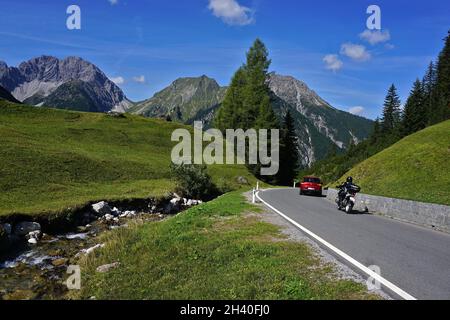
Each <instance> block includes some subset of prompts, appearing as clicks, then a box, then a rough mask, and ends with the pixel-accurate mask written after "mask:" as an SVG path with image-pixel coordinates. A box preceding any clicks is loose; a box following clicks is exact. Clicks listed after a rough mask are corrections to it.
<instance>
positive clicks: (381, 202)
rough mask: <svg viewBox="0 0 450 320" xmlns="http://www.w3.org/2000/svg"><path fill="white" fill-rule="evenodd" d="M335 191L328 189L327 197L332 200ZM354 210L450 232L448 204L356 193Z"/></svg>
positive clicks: (449, 209) (334, 196)
mask: <svg viewBox="0 0 450 320" xmlns="http://www.w3.org/2000/svg"><path fill="white" fill-rule="evenodd" d="M337 193H338V191H337V190H335V189H329V190H328V191H327V192H326V194H327V199H328V200H331V201H333V202H334V200H335V199H336V196H337ZM355 210H358V211H369V212H371V213H378V214H382V215H384V216H387V217H391V218H394V219H398V220H403V221H407V222H412V223H415V224H418V225H421V226H426V227H430V228H433V229H437V230H440V231H444V232H447V233H450V206H444V205H438V204H431V203H423V202H416V201H410V200H401V199H393V198H386V197H379V196H372V195H367V194H362V193H358V195H357V196H356V206H355Z"/></svg>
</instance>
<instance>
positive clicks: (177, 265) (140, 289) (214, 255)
mask: <svg viewBox="0 0 450 320" xmlns="http://www.w3.org/2000/svg"><path fill="white" fill-rule="evenodd" d="M240 193H241V192H239V191H237V192H231V193H227V194H225V195H223V196H221V197H219V198H217V199H215V200H213V201H211V202H208V203H204V204H202V205H201V206H198V207H195V208H192V209H189V210H188V211H186V212H184V213H182V214H179V215H177V216H175V217H173V218H170V219H167V220H165V221H162V222H159V223H147V224H135V225H131V226H130V227H129V228H121V229H117V230H114V231H112V232H108V233H106V234H104V235H102V238H101V241H102V242H104V243H106V246H105V247H104V248H103V249H101V250H99V251H97V252H95V253H94V254H91V255H89V256H86V257H84V258H82V260H81V261H80V266H81V269H82V274H83V285H82V290H80V291H77V290H74V291H72V292H71V294H73V295H74V296H73V297H72V298H76V299H79V298H81V299H89V297H92V296H95V298H96V299H98V300H102V299H107V300H114V299H137V300H142V299H194V300H197V299H199V300H215V299H233V300H235V299H269V300H270V299H300V300H320V299H380V297H379V296H376V295H374V294H370V293H368V292H367V290H366V288H365V287H364V285H362V284H359V283H356V282H354V281H352V280H349V279H342V278H339V277H338V276H337V273H336V272H335V271H336V270H335V268H334V266H333V265H331V264H327V263H323V261H322V260H321V259H320V257H319V256H318V255H317V254H316V253H315V252H314V251H313V250H311V248H310V247H309V245H308V244H306V243H304V242H302V243H296V242H294V241H290V240H289V239H287V238H286V236H285V235H283V234H281V232H280V230H279V228H278V227H276V226H274V225H272V224H269V223H266V222H264V221H262V220H261V219H260V218H259V217H258V216H259V213H258V212H259V211H260V208H258V207H255V206H252V205H250V204H248V202H247V201H246V200H245V199H244V197H243V196H242V195H241V194H240ZM114 261H118V262H120V265H119V266H118V268H116V269H114V270H111V271H110V272H108V273H99V272H96V268H97V267H98V266H100V265H104V264H107V263H112V262H114Z"/></svg>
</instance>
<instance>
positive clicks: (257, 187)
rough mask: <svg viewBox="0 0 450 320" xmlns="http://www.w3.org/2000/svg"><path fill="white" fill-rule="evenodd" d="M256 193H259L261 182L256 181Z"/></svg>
mask: <svg viewBox="0 0 450 320" xmlns="http://www.w3.org/2000/svg"><path fill="white" fill-rule="evenodd" d="M256 191H259V181H256Z"/></svg>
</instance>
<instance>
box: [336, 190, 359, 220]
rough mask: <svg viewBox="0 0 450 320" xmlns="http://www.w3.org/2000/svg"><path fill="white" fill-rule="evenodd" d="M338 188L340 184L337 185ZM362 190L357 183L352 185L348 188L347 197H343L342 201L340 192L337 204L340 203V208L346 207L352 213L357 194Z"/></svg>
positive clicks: (346, 210) (347, 211)
mask: <svg viewBox="0 0 450 320" xmlns="http://www.w3.org/2000/svg"><path fill="white" fill-rule="evenodd" d="M337 188H340V186H337ZM360 191H361V188H360V187H358V186H357V185H351V186H350V187H348V188H346V193H345V197H343V200H342V201H341V198H340V197H339V193H338V195H337V197H336V204H337V205H338V210H342V209H345V212H346V213H351V212H352V211H353V208H354V207H355V204H356V194H357V193H358V192H360Z"/></svg>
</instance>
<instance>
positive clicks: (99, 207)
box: [92, 201, 111, 215]
mask: <svg viewBox="0 0 450 320" xmlns="http://www.w3.org/2000/svg"><path fill="white" fill-rule="evenodd" d="M92 209H93V210H94V211H95V212H97V213H98V214H100V215H105V214H110V213H111V208H110V207H109V205H108V203H107V202H105V201H102V202H99V203H96V204H93V205H92Z"/></svg>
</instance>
